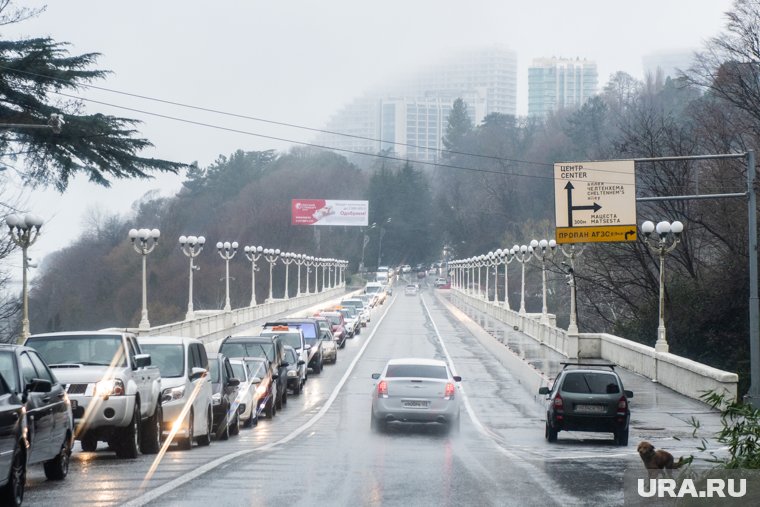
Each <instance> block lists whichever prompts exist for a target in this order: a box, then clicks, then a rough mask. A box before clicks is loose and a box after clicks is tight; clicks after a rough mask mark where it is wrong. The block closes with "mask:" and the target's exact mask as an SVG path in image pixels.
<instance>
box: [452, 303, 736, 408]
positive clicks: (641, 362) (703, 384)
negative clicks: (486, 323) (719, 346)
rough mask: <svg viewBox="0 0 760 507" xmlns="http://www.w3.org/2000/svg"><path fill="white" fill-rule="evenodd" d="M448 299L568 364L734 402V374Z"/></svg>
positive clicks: (610, 338)
mask: <svg viewBox="0 0 760 507" xmlns="http://www.w3.org/2000/svg"><path fill="white" fill-rule="evenodd" d="M451 295H452V296H454V297H455V298H457V299H459V300H460V301H462V302H464V303H465V304H468V305H470V306H472V307H474V308H475V309H477V310H478V311H481V312H483V313H485V314H486V315H489V316H491V317H493V318H494V319H496V320H499V321H501V322H505V323H507V324H509V325H510V326H513V328H514V329H515V330H519V331H521V332H523V333H524V334H526V335H527V336H530V337H531V338H533V339H534V340H536V341H538V342H539V343H541V344H543V345H545V346H547V347H549V348H551V349H553V350H556V351H557V352H559V353H561V354H562V355H564V356H565V357H567V358H569V359H576V358H579V359H591V358H595V359H605V360H607V361H611V362H613V363H615V364H618V365H620V366H622V367H623V368H626V369H628V370H631V371H633V372H636V373H639V374H641V375H644V376H646V377H648V378H650V379H652V380H654V381H656V382H659V383H660V384H662V385H664V386H666V387H669V388H670V389H673V390H674V391H676V392H678V393H680V394H683V395H685V396H688V397H690V398H695V399H699V398H700V396H701V395H702V394H704V393H705V392H707V391H715V392H717V393H724V394H725V395H726V397H727V398H729V399H735V398H736V395H737V385H738V382H739V376H738V375H737V374H736V373H731V372H727V371H723V370H719V369H717V368H713V367H712V366H707V365H705V364H702V363H698V362H696V361H693V360H691V359H687V358H685V357H681V356H677V355H675V354H670V353H667V352H657V351H656V350H655V349H654V347H649V346H647V345H644V344H641V343H637V342H634V341H631V340H626V339H625V338H620V337H619V336H613V335H610V334H606V333H579V334H577V335H569V334H568V333H567V331H566V330H564V329H560V328H558V327H557V326H556V319H555V316H553V315H551V316H550V322H551V323H550V324H548V325H547V324H541V322H540V317H541V314H538V313H528V314H525V315H520V314H519V313H518V312H515V311H514V310H508V309H506V308H504V307H503V306H500V305H498V304H494V303H493V302H492V301H486V300H484V299H482V298H481V297H478V296H474V295H471V294H466V293H464V292H461V291H459V290H456V289H453V290H452V291H451Z"/></svg>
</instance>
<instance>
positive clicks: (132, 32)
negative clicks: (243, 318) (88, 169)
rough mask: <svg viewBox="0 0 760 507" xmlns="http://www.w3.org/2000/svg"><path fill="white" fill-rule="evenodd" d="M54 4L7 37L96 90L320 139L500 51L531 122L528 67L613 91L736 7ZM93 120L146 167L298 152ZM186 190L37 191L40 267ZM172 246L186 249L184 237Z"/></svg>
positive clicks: (148, 107) (720, 24)
mask: <svg viewBox="0 0 760 507" xmlns="http://www.w3.org/2000/svg"><path fill="white" fill-rule="evenodd" d="M22 3H23V4H24V5H30V6H32V5H37V6H39V5H44V4H45V2H39V1H33V0H26V1H24V2H22ZM48 3H49V5H48V9H47V11H46V12H45V13H43V14H42V15H41V16H40V17H39V18H37V19H33V20H30V21H26V22H24V23H21V24H18V25H10V26H4V27H2V28H1V29H2V36H3V37H4V38H6V39H8V38H16V37H19V36H41V35H49V36H51V37H53V38H54V39H55V40H57V41H67V42H70V43H71V47H70V50H71V52H72V54H81V53H86V52H99V53H102V56H101V58H100V59H99V60H98V64H97V67H98V68H102V69H108V70H111V71H113V74H111V75H110V76H109V77H108V78H107V79H105V80H102V81H99V82H96V83H94V84H96V85H98V86H101V87H105V88H109V89H112V90H119V91H123V92H128V93H133V94H140V95H145V96H150V97H155V98H160V99H164V100H171V101H176V102H182V103H187V104H191V105H195V106H200V107H206V108H213V109H218V110H223V111H228V112H232V113H237V114H245V115H249V116H255V117H259V118H264V119H270V120H276V121H282V122H289V123H294V124H299V125H305V126H310V127H316V128H320V127H324V126H325V124H326V122H327V120H328V118H329V116H330V115H331V114H333V113H335V112H336V111H337V110H338V109H340V107H341V106H343V105H344V104H346V103H347V102H349V101H350V100H351V99H353V98H355V97H356V96H359V95H361V94H362V92H364V91H366V90H368V89H370V88H372V87H374V86H376V85H378V84H382V83H386V82H392V81H393V78H394V76H396V75H399V74H401V73H404V72H408V71H410V70H414V68H415V65H417V64H419V62H421V61H426V60H431V59H432V60H436V59H441V58H443V57H445V55H446V52H447V50H451V49H458V48H476V47H483V46H490V45H493V44H502V45H505V46H507V47H509V48H511V49H513V50H515V51H516V52H517V56H518V69H519V70H518V113H519V114H525V113H526V112H527V66H528V65H529V63H530V61H531V60H532V59H533V58H535V57H551V56H557V57H568V58H570V57H572V58H575V57H580V58H581V59H582V58H587V59H590V60H595V61H596V62H597V65H598V69H599V81H600V87H601V86H603V85H604V84H605V83H606V81H607V79H608V77H609V75H610V74H612V73H613V72H615V71H618V70H622V71H625V72H628V73H629V74H632V75H634V76H636V77H642V76H643V70H642V56H644V55H646V54H648V53H651V52H654V51H659V50H684V49H691V50H698V49H700V48H701V47H702V45H703V43H704V41H706V40H707V39H709V38H710V37H713V36H715V35H717V33H718V32H719V31H721V30H722V29H723V28H724V26H725V17H724V16H723V13H724V12H725V11H726V10H728V9H729V8H730V6H731V2H730V0H709V1H704V0H703V1H697V2H695V1H693V0H639V1H638V2H617V1H610V0H579V1H575V2H567V1H560V0H544V1H541V2H536V1H533V0H523V1H510V0H470V1H469V2H462V1H447V0H413V1H412V0H384V1H374V2H368V1H357V0H323V1H322V2H314V1H306V0H303V1H271V0H270V1H254V0H234V1H222V0H220V1H217V2H208V1H204V2H201V1H197V0H160V1H156V0H131V1H128V2H127V1H103V0H65V1H63V0H58V1H54V0H51V1H49V2H48ZM82 96H83V97H87V98H90V99H94V100H99V101H102V102H107V103H110V104H114V105H119V106H123V107H129V108H134V109H139V110H143V111H148V112H153V113H158V114H164V115H170V116H175V117H180V118H184V119H187V120H191V121H194V122H203V123H208V124H210V125H214V126H216V127H221V128H228V129H239V130H244V131H246V132H250V133H258V134H263V135H268V136H276V137H282V138H286V139H291V140H295V141H299V140H300V141H311V140H312V139H313V134H311V133H308V132H306V131H300V130H297V129H286V128H281V127H275V126H272V125H267V124H265V123H260V122H254V121H250V120H240V119H235V118H231V117H228V116H223V115H218V114H210V113H204V112H201V111H197V110H193V109H183V108H177V107H171V106H167V105H162V104H158V103H154V102H149V101H146V100H142V99H134V98H130V97H127V96H125V95H119V94H115V93H107V92H99V91H92V90H90V91H88V90H82ZM86 111H87V112H88V113H95V112H102V113H105V114H113V115H118V116H123V117H129V118H137V119H140V120H142V121H143V122H144V123H143V124H142V125H140V126H139V127H138V128H139V130H140V132H141V136H142V137H146V138H148V139H149V140H150V141H152V142H153V144H154V145H155V148H154V149H152V150H149V151H146V152H144V153H142V155H144V156H155V157H160V158H166V159H172V160H177V161H182V162H192V161H198V163H199V164H200V165H202V166H205V165H207V164H209V163H211V162H213V161H214V160H215V159H216V158H217V157H218V156H219V155H228V154H229V153H231V152H233V151H234V150H236V149H243V150H263V149H270V148H275V149H287V147H288V144H287V143H283V142H275V141H271V140H267V139H262V138H258V137H255V136H253V135H246V134H237V133H230V132H225V131H223V130H220V129H215V128H212V127H201V126H196V125H189V124H184V123H181V122H177V121H171V120H167V119H159V118H154V117H151V116H149V115H145V114H142V113H138V112H135V111H127V110H123V109H119V108H115V107H109V106H104V105H99V104H93V103H86ZM181 179H182V178H181V176H159V177H157V178H156V179H155V180H151V181H129V182H117V183H115V184H114V186H113V188H112V189H110V190H106V189H101V188H98V187H95V186H93V185H92V184H90V183H89V182H87V181H84V179H78V180H76V181H74V182H72V184H71V186H70V189H69V191H68V192H67V193H66V194H64V195H60V194H57V193H56V192H54V191H52V190H48V191H35V192H33V193H31V192H27V194H26V195H27V200H26V205H27V207H28V209H29V210H32V211H34V212H35V213H37V214H40V215H42V216H43V217H44V218H45V219H46V221H47V222H46V225H45V226H44V227H43V232H44V236H43V238H42V239H41V240H40V241H39V242H38V243H37V244H35V245H34V246H33V247H32V249H31V250H30V255H31V256H33V257H35V258H39V257H41V256H44V254H46V253H49V252H51V251H54V250H57V249H60V248H62V247H63V246H65V245H66V244H68V243H69V242H70V241H73V240H74V239H76V237H77V236H78V235H79V233H80V232H81V221H82V215H83V213H84V211H85V209H86V208H87V207H88V206H93V205H99V206H101V207H102V208H103V209H105V210H110V211H114V212H120V213H123V212H126V211H127V210H128V209H129V206H130V204H131V203H132V202H133V201H135V200H136V199H138V198H139V197H140V196H141V195H142V194H144V193H145V192H146V191H148V190H151V189H154V188H161V189H163V190H164V191H165V192H167V195H168V194H171V193H172V192H174V191H176V189H177V188H179V182H180V181H181ZM347 197H357V196H347ZM359 197H360V196H359ZM134 225H135V226H136V227H153V226H154V225H155V224H134ZM187 232H188V234H203V233H204V231H187ZM212 239H213V238H212ZM165 240H166V242H168V243H169V245H170V246H171V247H175V246H176V245H175V243H176V238H165ZM241 240H244V238H241ZM126 241H127V239H126V238H125V243H126ZM19 276H20V273H19Z"/></svg>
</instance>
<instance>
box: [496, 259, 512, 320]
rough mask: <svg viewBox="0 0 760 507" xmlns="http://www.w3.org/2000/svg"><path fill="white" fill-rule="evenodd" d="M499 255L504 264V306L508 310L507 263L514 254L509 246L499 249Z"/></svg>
mask: <svg viewBox="0 0 760 507" xmlns="http://www.w3.org/2000/svg"><path fill="white" fill-rule="evenodd" d="M499 256H500V257H501V263H502V264H504V307H505V308H506V309H507V310H510V308H509V269H508V268H509V263H510V262H512V261H513V260H514V258H515V256H514V254H513V253H512V250H510V249H509V248H505V249H504V250H502V251H501V254H500V255H499Z"/></svg>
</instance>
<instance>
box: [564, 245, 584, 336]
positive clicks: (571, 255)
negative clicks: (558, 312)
mask: <svg viewBox="0 0 760 507" xmlns="http://www.w3.org/2000/svg"><path fill="white" fill-rule="evenodd" d="M560 251H561V252H562V255H564V256H565V257H567V258H568V259H569V260H570V264H566V263H564V262H563V263H562V264H563V265H565V266H566V268H567V274H568V282H567V284H568V285H569V286H570V324H568V326H567V334H569V335H577V334H578V317H577V311H578V310H577V307H576V304H575V291H576V286H575V258H576V257H578V256H579V255H580V254H581V253H583V248H579V249H578V250H576V249H575V244H571V245H570V250H569V251H568V250H565V247H564V246H560Z"/></svg>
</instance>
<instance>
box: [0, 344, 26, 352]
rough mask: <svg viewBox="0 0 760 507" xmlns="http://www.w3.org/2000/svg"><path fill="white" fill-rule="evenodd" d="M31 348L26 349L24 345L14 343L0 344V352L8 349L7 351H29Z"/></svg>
mask: <svg viewBox="0 0 760 507" xmlns="http://www.w3.org/2000/svg"><path fill="white" fill-rule="evenodd" d="M31 348H32V347H27V346H26V345H18V344H16V343H0V350H2V349H8V350H13V351H16V350H29V349H31Z"/></svg>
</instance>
